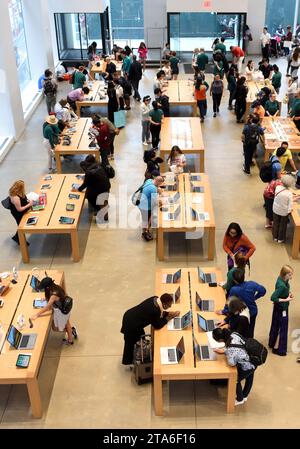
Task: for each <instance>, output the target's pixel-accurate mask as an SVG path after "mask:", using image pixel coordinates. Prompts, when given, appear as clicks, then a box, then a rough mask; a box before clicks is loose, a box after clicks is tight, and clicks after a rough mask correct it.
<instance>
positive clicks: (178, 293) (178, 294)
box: [175, 287, 180, 301]
mask: <svg viewBox="0 0 300 449" xmlns="http://www.w3.org/2000/svg"><path fill="white" fill-rule="evenodd" d="M179 298H180V287H178V289H177V290H176V292H175V301H178V299H179Z"/></svg>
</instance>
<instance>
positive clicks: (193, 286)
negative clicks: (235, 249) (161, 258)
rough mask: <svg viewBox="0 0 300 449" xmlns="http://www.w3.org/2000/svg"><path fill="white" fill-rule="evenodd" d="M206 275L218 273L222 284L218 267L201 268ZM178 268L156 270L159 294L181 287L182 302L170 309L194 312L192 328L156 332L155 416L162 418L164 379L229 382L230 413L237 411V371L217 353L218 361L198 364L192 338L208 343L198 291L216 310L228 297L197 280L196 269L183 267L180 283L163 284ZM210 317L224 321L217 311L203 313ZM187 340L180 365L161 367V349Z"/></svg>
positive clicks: (157, 293) (200, 342) (228, 407)
mask: <svg viewBox="0 0 300 449" xmlns="http://www.w3.org/2000/svg"><path fill="white" fill-rule="evenodd" d="M202 269H203V270H204V271H205V272H210V273H216V275H217V281H218V282H221V280H222V275H221V271H220V270H219V269H217V268H211V267H210V268H202ZM177 270H178V268H176V269H175V268H173V269H158V270H157V271H156V295H157V296H161V295H162V294H163V293H175V291H176V289H177V288H178V286H179V285H180V291H181V296H180V299H179V302H177V303H176V304H174V305H173V306H172V308H171V309H170V310H179V311H180V315H181V316H182V315H183V314H184V313H186V312H187V311H188V310H192V316H193V321H192V326H190V327H188V328H186V329H184V330H181V331H169V330H168V328H167V326H164V327H163V328H162V329H160V330H155V331H154V358H153V362H154V364H153V387H154V409H155V414H156V415H159V416H162V415H163V394H162V383H163V381H165V380H208V379H228V390H227V412H228V413H232V412H233V411H234V402H235V392H236V381H237V372H236V368H235V367H234V368H232V367H230V366H228V365H227V362H226V357H225V356H224V355H219V354H217V360H216V361H208V362H206V361H199V360H197V358H196V357H195V354H194V348H193V337H196V339H197V342H198V343H199V344H207V336H206V333H205V332H204V331H202V330H199V328H198V322H197V312H199V310H198V307H197V306H196V302H195V296H196V291H197V292H198V293H199V294H200V296H201V297H203V298H204V299H214V301H215V307H216V310H217V309H222V308H223V307H224V304H225V294H224V290H223V289H222V288H221V287H213V288H212V287H208V285H207V284H203V283H200V282H199V280H198V272H197V268H184V269H182V270H181V273H182V274H181V279H180V284H163V283H162V275H163V274H171V273H175V272H176V271H177ZM202 313H203V314H205V315H206V316H207V318H208V317H209V318H212V319H218V320H219V321H221V320H222V316H220V315H216V314H215V313H214V312H202ZM181 337H183V338H184V345H185V354H184V356H183V358H182V359H181V361H180V363H178V364H176V365H162V364H161V360H160V348H161V347H167V346H176V345H177V343H178V342H179V340H180V338H181Z"/></svg>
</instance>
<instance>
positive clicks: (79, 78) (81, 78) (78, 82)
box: [73, 65, 86, 90]
mask: <svg viewBox="0 0 300 449" xmlns="http://www.w3.org/2000/svg"><path fill="white" fill-rule="evenodd" d="M84 71H85V67H84V66H83V65H81V66H80V67H79V68H78V70H76V71H75V73H74V84H73V90H75V89H82V88H83V86H84V85H85V83H86V75H85V74H84Z"/></svg>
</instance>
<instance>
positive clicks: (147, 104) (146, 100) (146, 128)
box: [141, 95, 151, 145]
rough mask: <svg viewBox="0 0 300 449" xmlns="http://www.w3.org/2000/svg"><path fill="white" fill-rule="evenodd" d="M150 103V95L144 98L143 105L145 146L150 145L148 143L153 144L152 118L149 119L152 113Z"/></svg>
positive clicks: (143, 138) (143, 140) (143, 137)
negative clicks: (151, 135) (151, 136)
mask: <svg viewBox="0 0 300 449" xmlns="http://www.w3.org/2000/svg"><path fill="white" fill-rule="evenodd" d="M150 101H151V97H150V95H147V96H146V97H144V98H143V102H142V104H141V113H142V142H143V145H148V143H151V140H150V117H149V112H150V111H151V106H150Z"/></svg>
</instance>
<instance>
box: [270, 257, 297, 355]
mask: <svg viewBox="0 0 300 449" xmlns="http://www.w3.org/2000/svg"><path fill="white" fill-rule="evenodd" d="M293 274H294V270H293V268H292V267H291V266H290V265H284V266H283V267H282V268H281V271H280V274H279V277H278V278H277V281H276V285H275V291H274V293H273V294H272V296H271V301H273V304H274V306H273V315H272V323H271V329H270V334H269V348H272V352H273V354H277V355H281V356H284V355H286V353H287V339H288V325H289V315H288V312H289V305H290V301H292V300H293V299H294V297H293V295H292V293H290V284H289V281H290V280H291V279H292V277H293Z"/></svg>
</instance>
